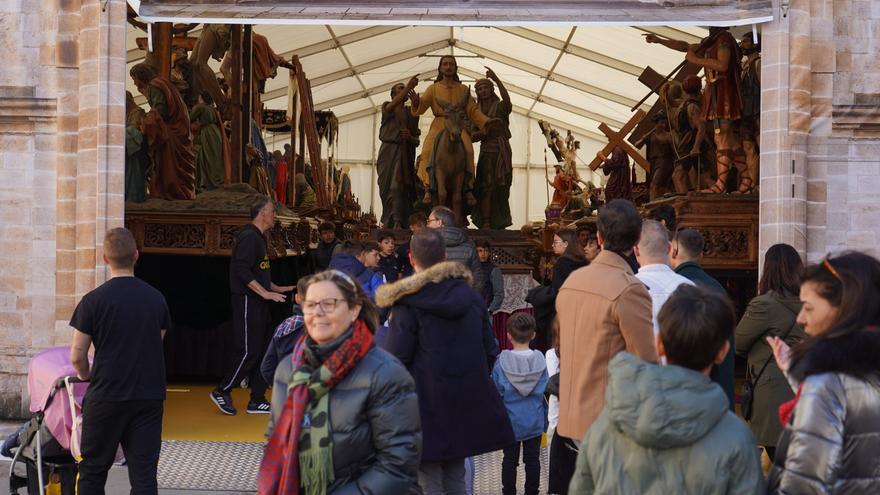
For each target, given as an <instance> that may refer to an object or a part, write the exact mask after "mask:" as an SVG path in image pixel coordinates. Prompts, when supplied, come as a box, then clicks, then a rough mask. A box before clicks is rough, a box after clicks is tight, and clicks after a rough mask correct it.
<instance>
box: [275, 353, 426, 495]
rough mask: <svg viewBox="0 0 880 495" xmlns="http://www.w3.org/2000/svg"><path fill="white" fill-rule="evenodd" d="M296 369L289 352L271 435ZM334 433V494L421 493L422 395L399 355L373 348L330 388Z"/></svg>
mask: <svg viewBox="0 0 880 495" xmlns="http://www.w3.org/2000/svg"><path fill="white" fill-rule="evenodd" d="M292 368H293V366H292V360H291V357H290V355H289V354H288V355H287V356H285V357H284V358H282V359H281V362H280V363H279V364H278V368H277V369H276V370H275V380H274V384H273V386H272V416H271V418H270V422H269V431H268V433H267V436H268V435H271V432H272V428H273V426H274V425H275V422H276V421H278V418H279V417H280V416H281V410H282V408H283V407H284V401H285V400H286V399H287V384H288V382H289V381H290V377H291V375H292V374H293V369H292ZM330 431H331V432H332V439H333V471H334V475H335V480H334V481H333V483H332V484H331V485H330V486H329V487H328V489H327V493H328V494H332V495H348V494H351V495H355V494H357V495H361V494H371V495H384V494H389V493H399V494H407V493H421V490H420V489H419V487H418V469H419V459H420V457H421V450H422V428H421V422H420V420H419V403H418V397H416V391H415V384H414V383H413V380H412V377H410V374H409V373H408V372H407V371H406V368H404V367H403V365H402V364H400V361H398V360H397V359H396V358H395V357H394V356H392V355H391V354H388V353H387V352H385V351H384V350H382V349H380V348H378V347H373V348H372V349H370V351H369V352H367V354H366V355H365V356H364V357H363V359H361V362H360V363H358V365H357V366H356V367H355V368H354V369H353V370H352V371H351V372H349V374H348V375H347V376H346V377H345V378H344V379H343V380H342V381H341V382H339V384H337V385H336V386H335V387H334V388H333V389H332V390H331V391H330Z"/></svg>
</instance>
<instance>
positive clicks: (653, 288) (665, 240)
mask: <svg viewBox="0 0 880 495" xmlns="http://www.w3.org/2000/svg"><path fill="white" fill-rule="evenodd" d="M669 248H670V241H669V231H668V230H666V227H664V226H663V224H662V223H660V222H658V221H656V220H645V221H643V222H642V236H641V237H640V238H639V243H638V244H636V259H638V260H639V265H641V266H640V268H639V273H636V277H637V278H638V279H639V280H641V281H642V283H644V284H645V285H646V286H647V287H648V294H650V295H651V317H652V320H653V322H654V335H655V336H656V335H657V333H658V332H659V331H660V327H659V326H658V325H657V314H658V313H660V308H662V307H663V304H664V303H666V300H667V299H669V296H670V295H672V292H673V291H675V289H677V288H678V286H679V285H682V284H686V285H694V283H693V282H691V281H690V280H688V279H686V278H684V277H682V276H681V275H679V274H677V273H675V272H674V271H672V266H671V264H672V263H671V261H670V259H669Z"/></svg>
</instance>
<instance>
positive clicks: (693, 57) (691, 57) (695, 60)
mask: <svg viewBox="0 0 880 495" xmlns="http://www.w3.org/2000/svg"><path fill="white" fill-rule="evenodd" d="M684 58H685V60H687V61H688V62H690V63H692V64H699V60H700V57H698V56H697V53H696V52H695V51H694V46H693V45H688V51H687V55H685V56H684Z"/></svg>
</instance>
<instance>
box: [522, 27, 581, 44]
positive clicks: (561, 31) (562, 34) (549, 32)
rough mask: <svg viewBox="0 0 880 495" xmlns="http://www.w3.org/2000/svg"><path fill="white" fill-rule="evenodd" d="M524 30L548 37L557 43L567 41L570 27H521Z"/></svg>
mask: <svg viewBox="0 0 880 495" xmlns="http://www.w3.org/2000/svg"><path fill="white" fill-rule="evenodd" d="M523 27H524V28H526V29H531V30H532V31H536V32H539V33H541V34H543V35H544V36H550V37H552V38H556V39H557V40H559V41H565V40H567V39H568V34H569V33H570V32H571V27H569V26H554V25H552V24H544V25H534V26H529V25H526V26H523Z"/></svg>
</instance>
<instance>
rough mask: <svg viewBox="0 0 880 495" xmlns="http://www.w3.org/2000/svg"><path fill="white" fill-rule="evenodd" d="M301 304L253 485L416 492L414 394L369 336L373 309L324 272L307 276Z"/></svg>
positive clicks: (344, 280) (294, 490) (334, 273)
mask: <svg viewBox="0 0 880 495" xmlns="http://www.w3.org/2000/svg"><path fill="white" fill-rule="evenodd" d="M302 309H303V315H304V318H305V327H306V331H307V334H306V335H303V337H301V338H300V340H299V341H298V342H297V344H296V345H295V346H294V350H293V354H291V355H288V356H287V357H285V358H283V359H282V360H281V362H280V363H279V365H278V368H277V370H276V371H275V380H274V385H273V388H272V409H271V412H272V417H271V420H270V423H269V442H268V444H267V445H266V450H265V452H264V455H263V461H262V463H261V465H260V475H259V481H258V493H259V494H260V495H264V494H265V495H270V494H271V495H276V494H277V495H281V494H285V495H287V494H302V495H315V494H319V493H320V494H324V493H326V494H334V495H342V494H361V493H400V494H406V493H410V492H413V493H418V479H417V473H418V466H419V458H420V455H421V447H422V432H421V425H420V422H419V405H418V398H417V397H416V394H415V385H414V384H413V380H412V378H411V377H410V375H409V373H407V372H406V369H405V368H404V367H403V366H402V365H401V364H400V362H399V361H398V360H396V359H394V357H393V356H391V355H390V354H388V353H387V352H385V351H384V350H382V349H380V348H378V347H376V346H375V345H374V344H373V333H374V332H375V330H376V328H377V326H378V316H377V312H376V307H375V306H374V305H373V303H372V302H370V299H369V297H367V295H366V294H365V293H364V291H363V289H362V288H361V287H360V286H359V285H358V284H357V282H355V281H354V280H353V279H352V278H351V277H350V276H349V275H347V274H345V273H343V272H340V271H338V270H328V271H325V272H321V273H318V274H316V275H313V276H312V277H311V279H309V281H308V283H307V288H306V292H305V298H304V300H303V302H302ZM328 416H329V418H328Z"/></svg>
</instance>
